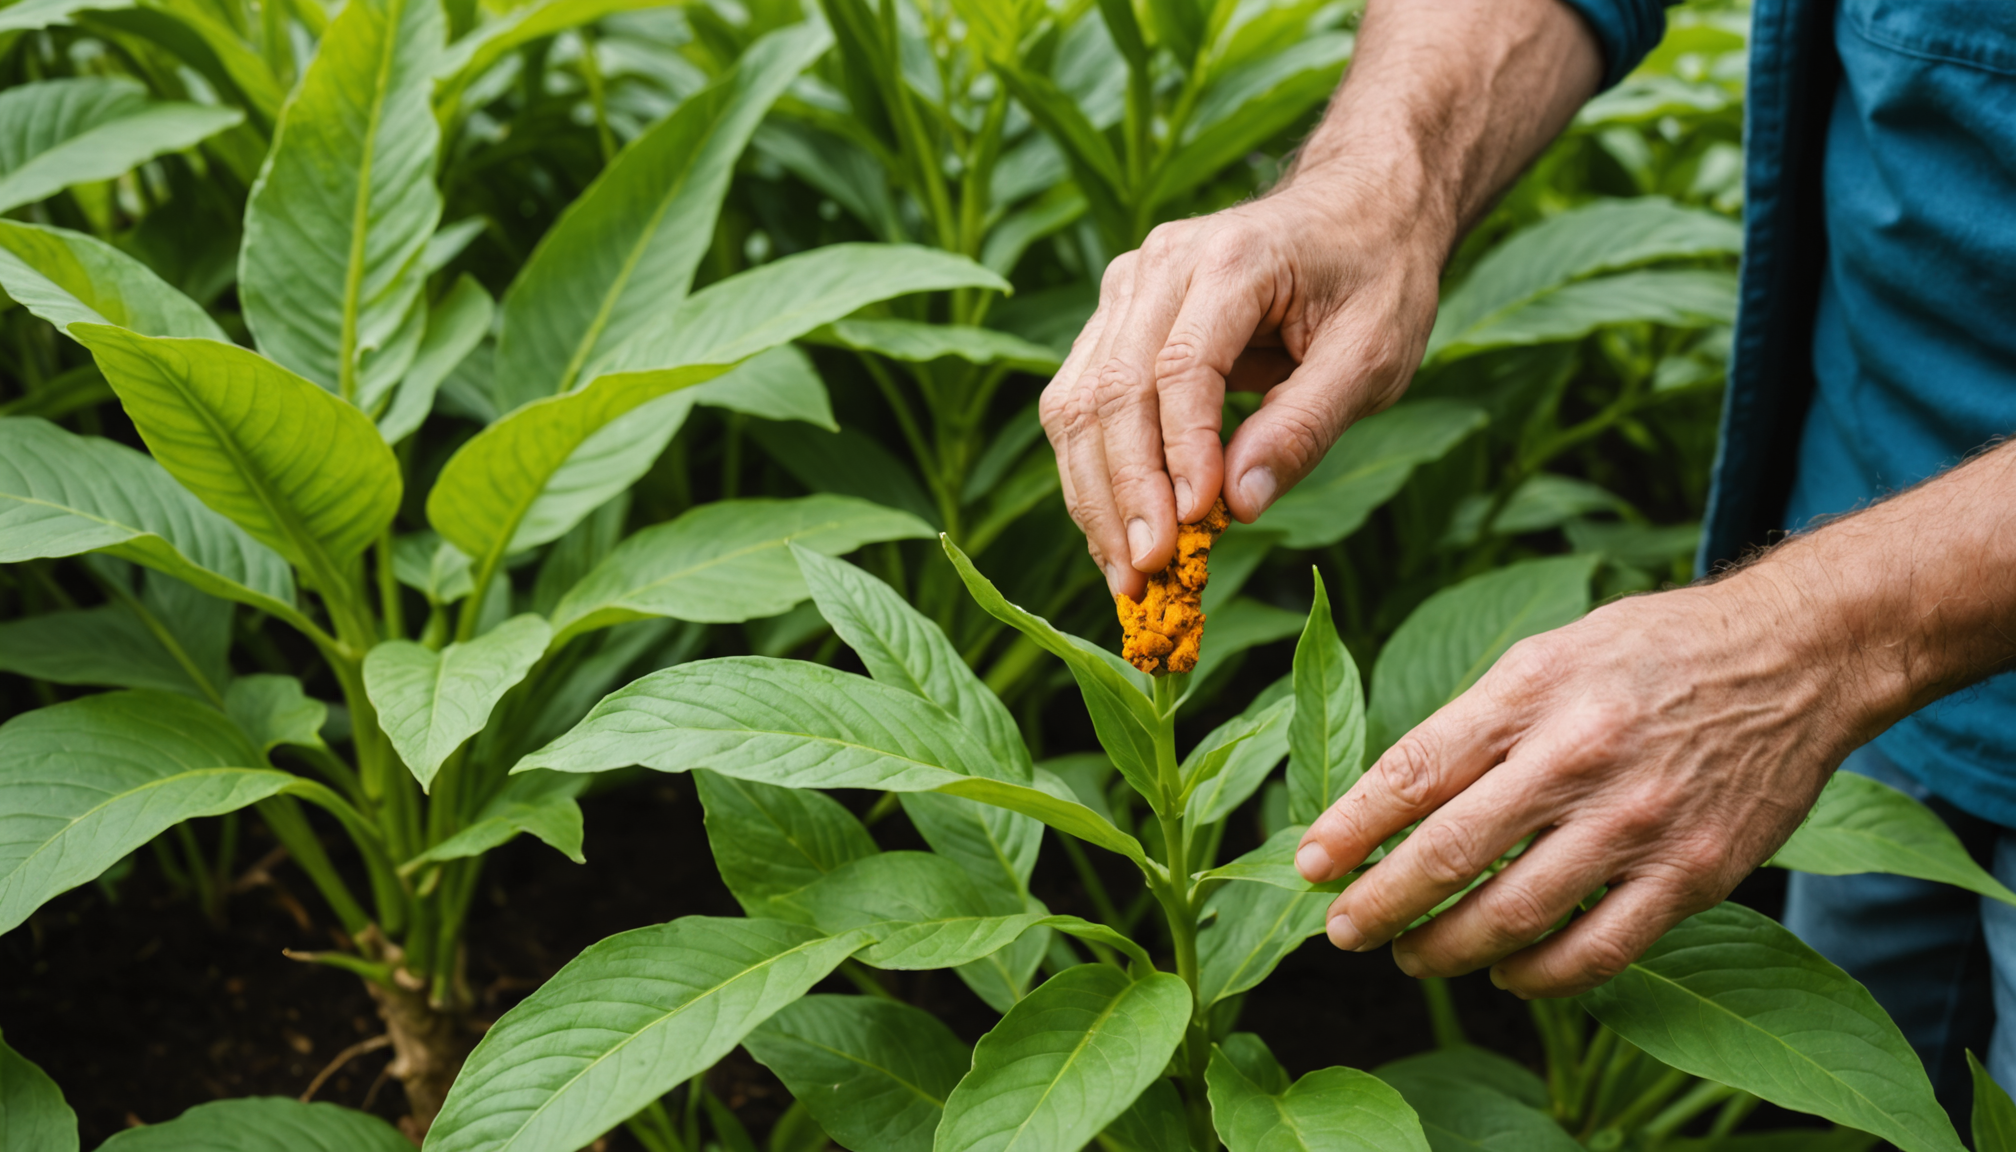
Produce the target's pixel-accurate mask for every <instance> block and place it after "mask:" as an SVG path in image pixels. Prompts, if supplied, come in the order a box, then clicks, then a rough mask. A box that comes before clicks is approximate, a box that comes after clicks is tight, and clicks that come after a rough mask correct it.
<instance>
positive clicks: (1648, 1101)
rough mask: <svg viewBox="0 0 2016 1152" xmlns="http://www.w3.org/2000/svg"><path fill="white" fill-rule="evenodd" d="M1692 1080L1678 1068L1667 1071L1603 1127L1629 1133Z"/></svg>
mask: <svg viewBox="0 0 2016 1152" xmlns="http://www.w3.org/2000/svg"><path fill="white" fill-rule="evenodd" d="M1692 1079H1693V1077H1692V1076H1689V1075H1688V1074H1687V1073H1685V1072H1682V1071H1681V1070H1679V1069H1678V1068H1669V1069H1667V1070H1666V1074H1665V1075H1663V1076H1661V1077H1659V1079H1658V1080H1656V1081H1654V1082H1653V1084H1652V1087H1650V1088H1648V1089H1646V1090H1645V1092H1644V1093H1643V1094H1641V1095H1640V1096H1639V1097H1638V1098H1637V1099H1636V1100H1633V1101H1632V1102H1631V1103H1630V1105H1629V1106H1628V1107H1626V1108H1625V1109H1624V1110H1623V1111H1622V1112H1619V1113H1618V1114H1617V1118H1616V1119H1615V1120H1612V1121H1611V1122H1610V1123H1609V1124H1606V1125H1604V1127H1606V1128H1615V1129H1617V1130H1619V1131H1621V1132H1629V1131H1630V1130H1631V1129H1632V1127H1633V1126H1634V1125H1636V1124H1637V1123H1638V1122H1639V1121H1640V1120H1643V1119H1645V1117H1647V1116H1649V1115H1651V1114H1652V1113H1653V1112H1655V1111H1657V1110H1658V1109H1659V1107H1660V1106H1661V1105H1663V1104H1665V1103H1666V1101H1667V1100H1669V1099H1671V1098H1672V1096H1673V1094H1674V1093H1675V1092H1678V1091H1679V1090H1680V1089H1681V1088H1682V1087H1683V1086H1685V1085H1686V1083H1687V1081H1689V1080H1692ZM1716 1087H1720V1085H1716Z"/></svg>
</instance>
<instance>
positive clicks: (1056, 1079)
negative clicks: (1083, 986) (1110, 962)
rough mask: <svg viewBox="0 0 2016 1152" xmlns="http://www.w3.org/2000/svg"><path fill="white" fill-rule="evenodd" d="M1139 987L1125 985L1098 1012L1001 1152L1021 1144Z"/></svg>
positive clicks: (1136, 985) (1006, 1151)
mask: <svg viewBox="0 0 2016 1152" xmlns="http://www.w3.org/2000/svg"><path fill="white" fill-rule="evenodd" d="M1140 987H1141V986H1140V985H1139V984H1129V985H1127V987H1125V988H1122V989H1121V990H1120V994H1119V995H1118V996H1115V997H1114V998H1113V999H1112V1000H1110V1001H1108V1002H1107V1004H1106V1007H1105V1008H1103V1009H1101V1010H1100V1012H1099V1015H1098V1016H1097V1017H1095V1018H1094V1019H1093V1021H1092V1023H1091V1025H1090V1026H1089V1027H1087V1028H1086V1029H1085V1033H1084V1035H1082V1036H1080V1037H1079V1038H1078V1043H1076V1044H1074V1045H1072V1047H1071V1051H1070V1053H1069V1054H1067V1055H1066V1056H1065V1057H1064V1063H1063V1064H1061V1065H1059V1066H1058V1068H1057V1074H1056V1075H1054V1076H1052V1077H1050V1082H1049V1083H1047V1084H1045V1085H1044V1086H1043V1094H1042V1095H1041V1096H1038V1097H1037V1098H1036V1102H1035V1103H1034V1104H1032V1105H1030V1107H1029V1112H1028V1114H1027V1115H1025V1116H1023V1117H1022V1122H1021V1123H1020V1124H1017V1125H1016V1126H1015V1129H1014V1132H1013V1133H1012V1134H1011V1135H1010V1136H1009V1137H1008V1143H1007V1144H1005V1145H1003V1146H1002V1147H1003V1152H1009V1150H1010V1149H1013V1148H1014V1147H1015V1145H1016V1144H1018V1143H1020V1142H1021V1140H1022V1134H1023V1133H1024V1132H1026V1131H1028V1130H1029V1125H1030V1124H1031V1123H1032V1122H1033V1121H1034V1120H1035V1119H1036V1113H1037V1112H1039V1111H1041V1110H1042V1108H1043V1104H1044V1102H1045V1101H1047V1100H1049V1099H1050V1095H1051V1093H1053V1092H1055V1091H1056V1090H1057V1085H1058V1084H1059V1083H1061V1082H1062V1081H1063V1079H1064V1076H1065V1074H1066V1073H1068V1072H1069V1071H1071V1068H1072V1066H1073V1065H1075V1064H1076V1063H1077V1062H1078V1058H1079V1056H1081V1055H1083V1054H1084V1052H1085V1049H1086V1048H1088V1047H1090V1046H1091V1044H1092V1039H1093V1037H1095V1036H1097V1035H1098V1034H1099V1030H1100V1029H1101V1028H1103V1027H1105V1026H1106V1022H1107V1021H1108V1020H1110V1019H1112V1018H1113V1014H1114V1013H1115V1012H1117V1011H1119V1010H1120V1005H1121V1003H1122V1002H1123V1001H1125V1000H1126V999H1127V997H1129V996H1132V995H1133V994H1134V993H1135V991H1136V990H1137V989H1139V988H1140Z"/></svg>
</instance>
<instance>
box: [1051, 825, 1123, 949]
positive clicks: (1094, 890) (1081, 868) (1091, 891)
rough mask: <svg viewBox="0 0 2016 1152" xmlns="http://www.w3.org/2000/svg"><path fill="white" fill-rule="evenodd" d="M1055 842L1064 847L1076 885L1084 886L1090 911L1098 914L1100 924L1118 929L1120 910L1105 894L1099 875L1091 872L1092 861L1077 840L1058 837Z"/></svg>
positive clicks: (1071, 837)
mask: <svg viewBox="0 0 2016 1152" xmlns="http://www.w3.org/2000/svg"><path fill="white" fill-rule="evenodd" d="M1057 842H1058V843H1059V844H1062V845H1063V846H1064V854H1065V855H1066V856H1069V857H1070V858H1071V869H1072V871H1074V872H1076V873H1078V883H1080V884H1082V885H1084V887H1085V895H1086V896H1088V897H1090V898H1091V900H1092V910H1093V911H1094V912H1097V913H1098V914H1099V921H1100V923H1102V924H1111V925H1113V926H1114V927H1116V928H1118V927H1119V926H1120V909H1119V908H1118V907H1117V906H1116V905H1115V904H1114V903H1113V897H1111V896H1109V895H1108V894H1107V892H1106V884H1105V882H1104V881H1102V880H1100V879H1099V873H1098V872H1097V871H1095V870H1093V867H1092V859H1091V857H1089V856H1087V855H1085V849H1083V848H1082V847H1080V846H1079V844H1078V838H1077V837H1075V836H1070V835H1059V836H1058V837H1057Z"/></svg>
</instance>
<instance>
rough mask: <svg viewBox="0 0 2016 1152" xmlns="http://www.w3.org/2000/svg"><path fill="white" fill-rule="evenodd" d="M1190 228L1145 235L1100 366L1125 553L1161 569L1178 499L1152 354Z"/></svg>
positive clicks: (1166, 319) (1182, 281) (1186, 267)
mask: <svg viewBox="0 0 2016 1152" xmlns="http://www.w3.org/2000/svg"><path fill="white" fill-rule="evenodd" d="M1193 231H1194V228H1190V229H1186V228H1185V227H1184V226H1182V225H1163V226H1162V227H1160V228H1157V229H1156V230H1155V231H1154V232H1153V233H1150V234H1149V237H1148V240H1147V242H1146V243H1144V244H1143V245H1142V246H1141V253H1140V260H1139V262H1138V263H1137V264H1136V265H1135V273H1134V291H1133V294H1132V297H1131V299H1130V300H1129V302H1128V307H1127V312H1126V314H1125V315H1124V316H1122V317H1120V318H1119V319H1118V321H1117V322H1116V323H1115V324H1114V326H1113V328H1112V330H1111V332H1110V339H1109V340H1107V341H1105V342H1104V344H1103V346H1102V347H1101V349H1100V352H1099V358H1098V360H1097V361H1096V363H1097V364H1098V365H1099V386H1098V387H1099V392H1098V398H1099V427H1100V429H1101V431H1102V432H1103V433H1104V434H1105V447H1106V466H1107V469H1108V474H1109V476H1110V477H1111V480H1112V483H1113V504H1114V508H1115V510H1116V514H1117V515H1118V516H1119V517H1120V520H1121V523H1122V524H1123V526H1124V527H1125V530H1126V534H1127V557H1128V560H1129V562H1130V563H1131V564H1132V565H1133V566H1134V567H1135V568H1136V569H1137V570H1139V571H1141V572H1159V571H1161V570H1162V569H1163V568H1166V567H1168V564H1169V561H1170V559H1171V558H1172V557H1173V556H1175V554H1176V502H1175V496H1174V495H1173V493H1172V491H1171V489H1170V485H1169V474H1168V473H1167V472H1166V471H1165V470H1164V467H1163V445H1162V419H1161V414H1160V397H1159V396H1158V394H1157V390H1156V380H1155V372H1156V354H1157V353H1158V352H1159V351H1160V350H1161V348H1162V343H1163V340H1164V339H1165V338H1166V337H1167V336H1168V334H1169V326H1170V325H1171V324H1172V323H1174V322H1175V319H1176V315H1177V312H1178V310H1179V309H1180V308H1181V307H1182V304H1183V296H1184V293H1185V292H1186V291H1187V290H1188V289H1189V284H1190V245H1189V243H1188V241H1187V235H1188V234H1189V233H1190V232H1193Z"/></svg>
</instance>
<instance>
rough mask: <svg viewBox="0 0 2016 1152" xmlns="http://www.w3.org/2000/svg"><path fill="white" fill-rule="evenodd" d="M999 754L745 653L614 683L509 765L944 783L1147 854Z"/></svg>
mask: <svg viewBox="0 0 2016 1152" xmlns="http://www.w3.org/2000/svg"><path fill="white" fill-rule="evenodd" d="M989 756H990V754H989V753H988V752H987V751H986V750H985V749H984V748H982V747H981V746H980V745H979V743H978V742H977V741H976V740H975V739H974V738H973V736H971V735H970V734H968V733H967V732H966V730H965V729H964V728H962V727H960V726H958V725H956V724H950V723H947V721H946V718H945V713H944V712H943V711H942V710H941V709H939V708H938V707H937V706H936V705H934V704H932V703H931V702H930V701H928V700H924V699H922V698H921V697H918V696H915V695H913V694H911V693H909V692H905V691H903V690H902V689H900V688H891V687H889V686H887V685H884V684H878V683H876V682H875V681H873V680H869V679H866V678H864V677H860V676H855V675H852V674H849V673H846V672H839V671H836V670H834V669H831V668H824V667H820V666H818V665H815V664H807V663H804V662H800V661H791V660H773V659H769V658H766V657H760V656H739V657H730V658H726V659H720V660H700V661H695V662H693V663H690V664H682V665H679V666H677V667H674V668H667V669H665V670H663V671H660V672H654V673H652V674H651V675H649V676H646V677H644V678H643V679H641V680H638V681H636V682H634V683H632V684H630V685H629V686H627V687H625V688H623V689H620V690H619V691H617V692H614V693H611V694H610V695H609V696H608V697H606V698H605V699H603V701H602V702H601V703H599V704H597V705H596V706H595V708H594V710H593V711H591V712H589V713H588V716H587V717H586V718H585V719H583V720H582V721H581V723H579V724H577V725H575V726H574V728H573V729H572V730H571V731H569V732H568V733H567V734H566V735H564V736H562V737H560V738H559V739H557V740H555V741H553V742H552V743H551V744H548V745H547V746H546V747H544V748H541V749H540V750H539V751H537V752H534V753H532V754H531V755H530V756H527V757H525V758H524V759H522V760H520V761H519V762H518V765H517V767H515V768H513V769H512V771H513V772H523V771H526V770H528V769H532V768H550V769H553V770H555V771H560V772H606V771H609V770H611V769H614V768H623V767H628V766H629V765H632V764H642V765H644V766H645V767H647V768H655V769H657V770H659V771H661V772H684V771H687V770H688V769H692V768H710V769H713V770H714V771H716V772H719V773H721V774H722V775H725V776H735V777H738V778H741V779H744V780H755V781H759V782H761V783H766V784H776V785H780V786H783V787H788V788H880V789H883V790H885V791H890V792H926V791H929V792H943V793H946V794H948V795H953V796H964V797H968V798H970V799H976V800H980V801H982V802H984V803H988V804H994V805H997V806H999V807H1003V808H1008V809H1012V810H1014V811H1017V812H1024V813H1027V814H1028V815H1031V816H1034V817H1036V818H1037V819H1038V820H1041V821H1043V822H1044V823H1045V824H1049V825H1051V826H1052V827H1055V828H1058V829H1061V830H1063V831H1065V832H1069V833H1071V834H1072V835H1074V836H1077V837H1079V838H1080V839H1084V840H1088V841H1090V842H1092V843H1095V844H1098V845H1100V846H1101V847H1104V848H1107V849H1109V850H1111V851H1114V852H1119V853H1121V854H1122V855H1125V856H1126V857H1127V858H1128V859H1130V860H1133V861H1134V862H1135V863H1137V864H1143V865H1145V863H1146V860H1147V856H1146V854H1145V853H1144V852H1143V850H1142V848H1141V845H1140V843H1139V842H1138V841H1136V840H1135V839H1134V838H1133V837H1132V836H1129V835H1127V834H1126V833H1125V832H1122V831H1120V830H1119V829H1118V828H1115V827H1114V826H1113V825H1112V823H1111V822H1110V821H1108V820H1107V819H1106V818H1105V817H1103V816H1100V815H1099V814H1098V813H1097V812H1094V811H1093V810H1092V809H1090V808H1087V807H1086V806H1085V805H1083V804H1081V803H1079V802H1078V800H1077V799H1076V797H1074V796H1072V795H1071V790H1070V788H1069V787H1067V786H1066V785H1065V784H1064V783H1063V782H1062V781H1060V780H1057V779H1056V778H1055V777H1049V778H1047V779H1046V778H1045V776H1044V775H1042V774H1040V773H1039V774H1038V775H1037V777H1036V780H1035V782H1034V783H1033V784H1020V783H1015V782H1012V781H1007V780H993V779H987V778H986V777H985V776H983V775H979V774H978V773H979V771H980V770H981V769H982V768H984V767H985V766H986V764H987V762H988V760H989Z"/></svg>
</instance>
